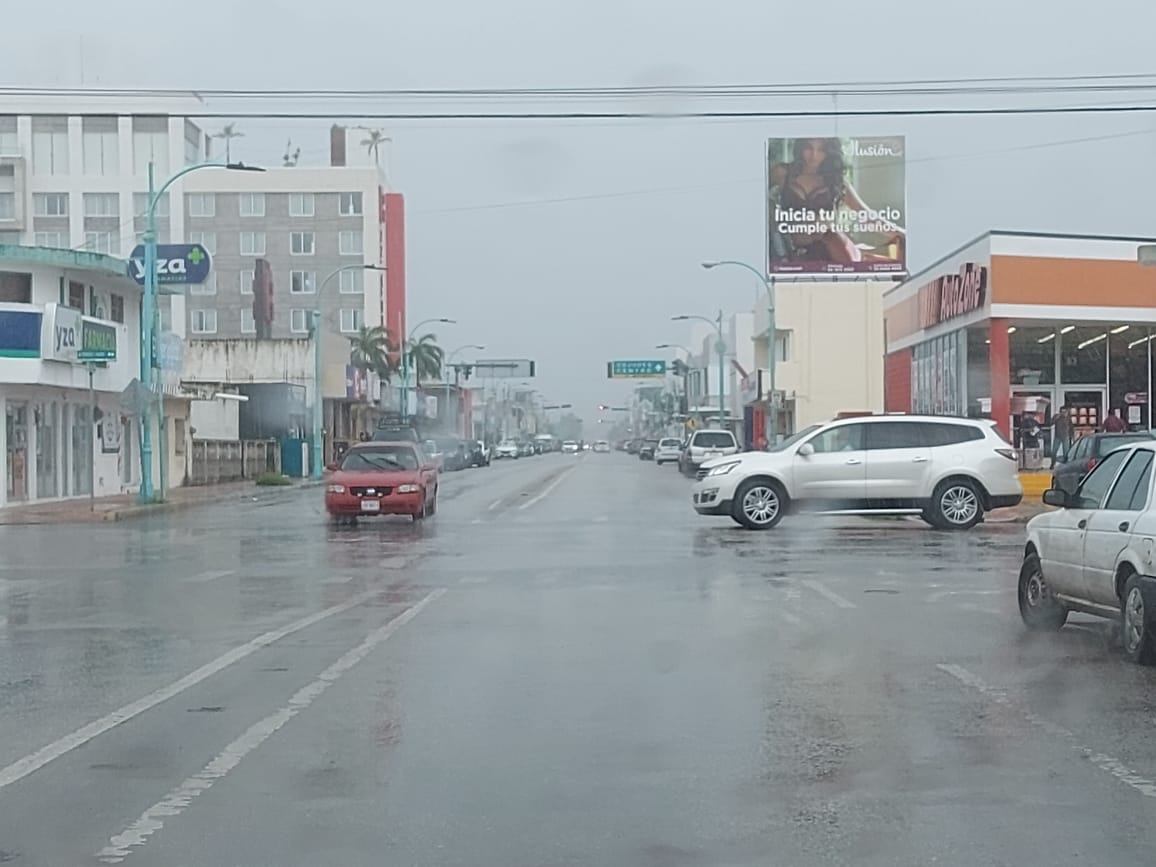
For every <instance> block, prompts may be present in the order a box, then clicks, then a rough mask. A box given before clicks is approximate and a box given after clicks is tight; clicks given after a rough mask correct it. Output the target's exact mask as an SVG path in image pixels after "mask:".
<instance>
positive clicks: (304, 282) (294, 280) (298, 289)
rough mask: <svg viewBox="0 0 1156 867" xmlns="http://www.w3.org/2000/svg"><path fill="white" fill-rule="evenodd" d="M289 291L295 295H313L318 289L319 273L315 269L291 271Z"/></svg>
mask: <svg viewBox="0 0 1156 867" xmlns="http://www.w3.org/2000/svg"><path fill="white" fill-rule="evenodd" d="M289 291H290V292H291V293H292V294H294V295H312V294H313V293H314V292H316V291H317V275H316V274H315V273H314V272H313V271H290V272H289Z"/></svg>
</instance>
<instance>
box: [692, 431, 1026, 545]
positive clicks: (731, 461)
mask: <svg viewBox="0 0 1156 867" xmlns="http://www.w3.org/2000/svg"><path fill="white" fill-rule="evenodd" d="M700 433H701V432H700ZM698 435H699V434H696V435H695V436H696V437H697V436H698ZM692 447H693V440H692ZM1017 470H1018V465H1017V462H1016V451H1015V449H1014V448H1012V446H1011V444H1010V443H1009V442H1008V441H1007V440H1006V439H1004V438H1003V436H1002V435H1001V434H1000V432H999V431H998V430H997V429H996V427H995V423H994V422H992V421H990V420H983V419H965V418H945V417H942V416H918V415H891V414H888V415H878V416H864V417H857V418H844V419H837V420H835V421H832V422H828V423H826V424H821V425H812V426H811V427H808V428H805V429H804V430H801V431H799V432H798V433H797V434H795V435H794V436H793V437H790V438H789V439H787V440H784V441H783V442H781V443H779V444H778V445H776V446H774V447H772V448H771V449H770V450H769V451H765V452H744V453H743V454H732V455H727V456H724V457H718V458H714V459H713V460H708V461H706V462H705V463H704V464H703V465H702V467H701V468H700V469H699V471H698V473H697V477H696V481H695V484H694V487H693V489H692V493H691V502H692V504H693V505H694V508H695V511H697V512H698V513H699V514H700V515H726V516H727V517H730V518H732V519H733V520H734V521H735V522H736V523H738V524H741V525H742V526H744V527H747V528H748V529H751V530H769V529H770V528H771V527H774V526H775V525H776V524H778V523H779V521H780V520H781V519H782V517H783V516H784V515H785V514H787V512H788V511H792V510H797V511H803V510H808V511H819V512H830V511H842V512H853V513H856V514H917V515H920V516H921V517H922V518H923V520H924V521H926V522H927V523H929V524H931V525H932V526H933V527H937V528H939V529H943V530H966V529H969V528H971V527H974V526H975V525H976V524H978V523H979V522H980V521H982V520H983V515H984V512H986V511H989V510H992V509H1000V508H1005V507H1008V506H1014V505H1016V504H1018V503H1019V502H1020V501H1021V500H1022V499H1023V487H1022V486H1021V485H1020V480H1019V473H1018V471H1017Z"/></svg>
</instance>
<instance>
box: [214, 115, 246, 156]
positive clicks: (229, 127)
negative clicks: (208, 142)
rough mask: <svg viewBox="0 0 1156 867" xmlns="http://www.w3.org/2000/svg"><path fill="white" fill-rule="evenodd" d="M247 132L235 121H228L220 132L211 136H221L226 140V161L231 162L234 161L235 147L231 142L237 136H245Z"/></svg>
mask: <svg viewBox="0 0 1156 867" xmlns="http://www.w3.org/2000/svg"><path fill="white" fill-rule="evenodd" d="M244 137H245V134H244V133H243V132H241V131H240V130H239V129H237V125H236V124H235V123H227V124H225V126H224V127H223V128H222V129H221V131H220V132H215V133H213V134H212V136H210V138H220V139H224V140H225V162H227V163H231V162H232V161H233V148H232V145H231V144H230V142H232V141H233V139H235V138H244Z"/></svg>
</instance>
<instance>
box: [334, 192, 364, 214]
mask: <svg viewBox="0 0 1156 867" xmlns="http://www.w3.org/2000/svg"><path fill="white" fill-rule="evenodd" d="M337 209H338V210H339V211H340V212H341V216H343V217H360V216H361V193H341V194H340V197H339V198H338V203H337Z"/></svg>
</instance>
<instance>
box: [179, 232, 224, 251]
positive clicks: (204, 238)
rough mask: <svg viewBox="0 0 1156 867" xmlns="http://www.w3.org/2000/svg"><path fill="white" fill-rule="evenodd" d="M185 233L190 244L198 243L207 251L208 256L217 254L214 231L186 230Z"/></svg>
mask: <svg viewBox="0 0 1156 867" xmlns="http://www.w3.org/2000/svg"><path fill="white" fill-rule="evenodd" d="M186 234H187V236H188V239H189V243H190V244H200V245H201V246H202V247H204V248H205V249H206V250H208V251H209V255H210V256H215V255H217V233H216V232H188V233H186Z"/></svg>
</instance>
